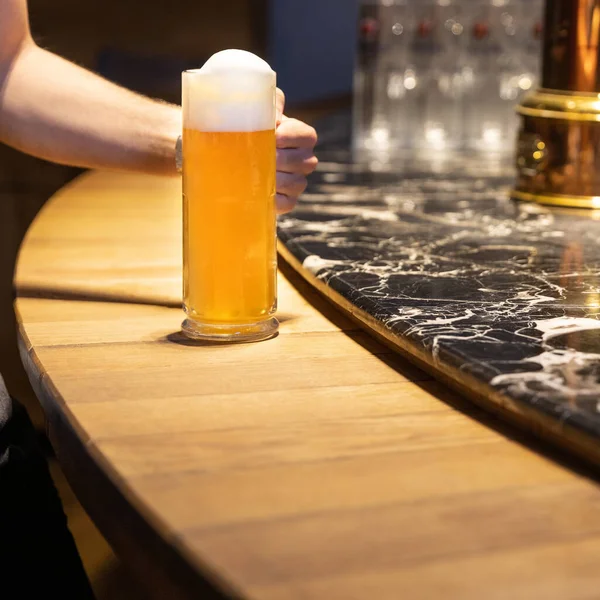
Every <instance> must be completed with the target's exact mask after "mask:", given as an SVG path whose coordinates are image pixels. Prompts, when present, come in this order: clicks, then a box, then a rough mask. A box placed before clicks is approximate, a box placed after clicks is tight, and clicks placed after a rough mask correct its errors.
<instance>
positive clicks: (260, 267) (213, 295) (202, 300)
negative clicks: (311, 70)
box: [182, 50, 278, 341]
mask: <svg viewBox="0 0 600 600" xmlns="http://www.w3.org/2000/svg"><path fill="white" fill-rule="evenodd" d="M275 81H276V77H275V73H274V72H273V71H272V70H271V68H270V67H269V65H268V64H267V63H266V62H264V61H263V60H262V59H260V58H258V57H257V56H255V55H253V54H250V53H249V52H244V51H241V50H225V51H223V52H219V53H217V54H215V55H214V56H213V57H211V58H210V59H209V60H208V61H207V62H206V64H205V65H204V67H202V68H201V69H197V70H192V71H185V72H184V73H183V102H182V104H183V149H182V152H183V246H184V247H183V265H184V266H183V296H184V310H185V312H186V314H187V319H186V320H185V321H184V322H183V326H182V327H183V331H184V333H185V334H186V335H188V336H189V337H192V338H196V339H204V340H213V341H258V340H261V339H266V338H268V337H271V336H272V335H274V333H275V332H276V331H277V327H278V323H277V320H276V319H275V318H274V314H275V310H276V277H277V253H276V231H275V222H276V217H275V159H276V157H275V119H276V116H275Z"/></svg>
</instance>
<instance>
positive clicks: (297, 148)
mask: <svg viewBox="0 0 600 600" xmlns="http://www.w3.org/2000/svg"><path fill="white" fill-rule="evenodd" d="M284 105H285V96H284V95H283V92H282V91H281V90H277V130H276V132H275V136H276V139H277V196H276V203H277V212H278V213H279V214H282V213H286V212H290V211H291V210H292V209H293V208H294V206H295V205H296V202H297V200H298V196H300V194H301V193H302V192H303V191H304V190H305V189H306V176H307V175H309V174H310V173H312V172H313V171H314V170H315V169H316V167H317V164H318V162H319V161H318V160H317V158H316V156H315V155H314V148H315V144H316V143H317V132H316V131H315V130H314V129H313V128H312V127H310V126H309V125H307V124H306V123H303V122H302V121H298V120H297V119H288V118H287V117H286V116H284V114H283V108H284Z"/></svg>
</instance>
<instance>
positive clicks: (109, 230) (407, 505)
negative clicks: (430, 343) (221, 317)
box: [16, 173, 600, 600]
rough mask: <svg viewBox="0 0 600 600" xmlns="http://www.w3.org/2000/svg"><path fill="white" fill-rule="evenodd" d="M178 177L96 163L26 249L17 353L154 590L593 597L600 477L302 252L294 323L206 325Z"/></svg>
mask: <svg viewBox="0 0 600 600" xmlns="http://www.w3.org/2000/svg"><path fill="white" fill-rule="evenodd" d="M180 229H181V208H180V182H179V181H178V180H177V179H168V178H152V177H147V176H132V175H124V174H117V173H91V174H87V175H85V176H83V177H80V178H79V179H77V180H76V181H75V182H74V183H72V184H71V185H69V186H68V187H66V188H64V189H63V190H62V191H61V192H60V193H58V194H57V195H56V196H55V197H54V198H53V199H51V201H50V202H49V203H48V205H47V206H46V207H45V209H44V210H43V212H42V214H41V215H40V216H39V217H38V219H37V221H36V222H35V223H34V225H33V227H32V228H31V230H30V232H29V234H28V236H27V238H26V241H25V244H24V247H23V250H22V253H21V257H20V260H19V263H18V271H17V279H16V285H17V294H18V297H17V301H16V308H17V311H18V315H19V320H20V339H21V353H22V357H23V360H24V363H25V365H26V368H27V371H28V373H29V376H30V379H31V381H32V383H33V385H34V388H35V389H36V391H37V393H38V395H39V396H40V399H41V401H42V403H43V405H44V408H45V411H46V413H47V415H48V421H49V427H50V434H51V438H52V441H53V443H54V445H55V447H56V448H57V452H58V455H59V458H60V460H61V462H62V464H63V465H64V468H65V471H66V472H67V475H68V477H69V479H70V481H71V483H72V485H73V487H74V489H75V490H76V492H77V493H78V495H79V496H80V498H81V500H82V502H83V503H84V505H85V506H86V508H87V509H88V510H89V512H90V514H91V515H92V517H93V518H94V519H95V521H96V522H97V523H98V525H99V527H100V528H101V530H102V531H103V533H104V534H105V535H106V536H107V538H108V539H109V540H110V541H111V542H112V543H113V545H114V546H115V549H116V550H117V551H118V552H119V553H120V554H121V555H122V556H123V558H124V559H125V560H126V561H128V562H129V563H130V564H131V565H132V567H133V568H134V569H135V570H136V571H137V573H138V575H139V576H140V577H141V578H143V579H144V580H145V581H146V582H147V583H148V588H149V590H150V592H151V593H152V595H153V596H154V597H156V598H161V599H164V598H169V599H171V598H173V599H176V598H204V597H212V596H215V597H218V596H219V594H223V595H226V596H239V597H244V598H252V599H257V600H258V599H264V600H275V599H277V600H283V599H286V600H287V599H290V600H292V599H293V600H309V599H310V600H312V599H321V598H323V599H327V600H338V599H339V600H353V599H359V598H360V599H363V598H366V599H375V598H377V599H378V600H387V599H390V600H392V599H393V600H396V599H399V598H407V599H408V598H410V599H430V598H431V599H437V598H457V599H481V598H486V599H504V598H510V599H514V598H523V599H535V598H544V599H560V600H564V599H584V598H585V599H587V598H596V597H597V596H598V587H599V585H600V572H599V571H598V569H597V556H598V552H600V516H599V515H600V490H599V488H598V485H597V483H596V481H595V479H594V477H593V475H592V474H591V473H590V472H587V471H586V470H585V468H584V467H583V466H580V465H578V464H577V463H573V462H570V461H569V459H566V458H564V457H562V455H560V454H558V453H554V452H553V451H550V450H547V449H546V448H545V447H542V446H540V445H539V444H538V443H537V442H533V441H531V440H530V439H529V438H527V437H525V435H524V434H520V433H517V432H516V431H514V430H512V429H510V428H508V427H505V426H503V425H501V424H499V423H498V422H496V421H495V420H494V419H493V418H492V417H488V416H487V415H486V414H485V413H483V412H481V411H480V410H479V409H477V408H475V407H474V406H472V405H471V404H470V403H468V402H467V401H465V400H464V399H463V398H461V397H459V396H457V395H456V394H454V393H451V392H450V391H448V390H447V389H446V388H445V387H444V386H443V385H442V384H441V383H437V382H436V381H434V380H432V379H431V377H430V376H428V375H426V374H425V373H423V372H422V371H420V370H419V369H418V368H416V367H414V366H412V365H410V364H409V363H407V362H406V361H404V360H403V359H401V358H400V357H399V356H397V355H396V354H394V353H393V352H392V351H391V350H389V349H388V348H387V347H386V346H384V345H382V344H380V343H379V342H378V341H376V340H375V339H374V338H372V337H371V336H370V335H369V334H368V333H366V332H364V331H361V330H360V329H358V327H357V326H356V325H355V324H354V323H353V322H352V321H351V320H349V319H348V318H347V317H346V316H344V314H343V313H342V312H341V311H339V310H337V309H336V308H335V307H333V306H332V305H331V304H330V303H328V302H326V301H325V300H324V299H323V298H322V297H321V296H320V295H319V294H318V293H317V292H316V291H315V290H314V289H312V288H311V286H310V285H309V284H308V283H306V282H305V281H304V280H302V278H300V277H298V276H297V275H295V274H294V272H293V271H292V270H291V269H289V268H285V265H282V272H281V273H280V278H279V304H280V313H279V316H280V319H281V332H280V335H279V336H278V337H276V338H275V339H273V340H270V341H268V342H263V343H260V344H253V345H250V344H248V345H235V346H215V345H196V344H190V343H187V342H186V341H185V340H184V339H183V338H182V337H181V335H180V333H179V325H180V323H181V320H182V313H181V310H180V308H179V304H180V287H181V275H180V271H181V249H180V248H181V235H180Z"/></svg>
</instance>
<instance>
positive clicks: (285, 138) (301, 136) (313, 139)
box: [276, 119, 317, 149]
mask: <svg viewBox="0 0 600 600" xmlns="http://www.w3.org/2000/svg"><path fill="white" fill-rule="evenodd" d="M276 138H277V147H278V148H311V149H312V148H314V147H315V144H316V143H317V132H316V131H315V130H314V128H313V127H311V126H310V125H307V124H306V123H303V122H302V121H298V120H297V119H285V120H284V121H282V122H281V124H280V125H279V127H278V128H277V131H276Z"/></svg>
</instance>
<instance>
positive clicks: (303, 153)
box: [277, 148, 319, 175]
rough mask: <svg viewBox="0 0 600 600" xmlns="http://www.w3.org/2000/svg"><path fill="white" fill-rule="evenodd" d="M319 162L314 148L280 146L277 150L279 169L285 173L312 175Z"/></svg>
mask: <svg viewBox="0 0 600 600" xmlns="http://www.w3.org/2000/svg"><path fill="white" fill-rule="evenodd" d="M318 164H319V161H318V160H317V157H316V156H315V155H314V154H313V151H312V148H287V149H286V148H280V149H278V150H277V170H278V171H283V172H284V173H299V174H300V175H310V174H311V173H312V172H313V171H314V170H315V169H316V168H317V165H318Z"/></svg>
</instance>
